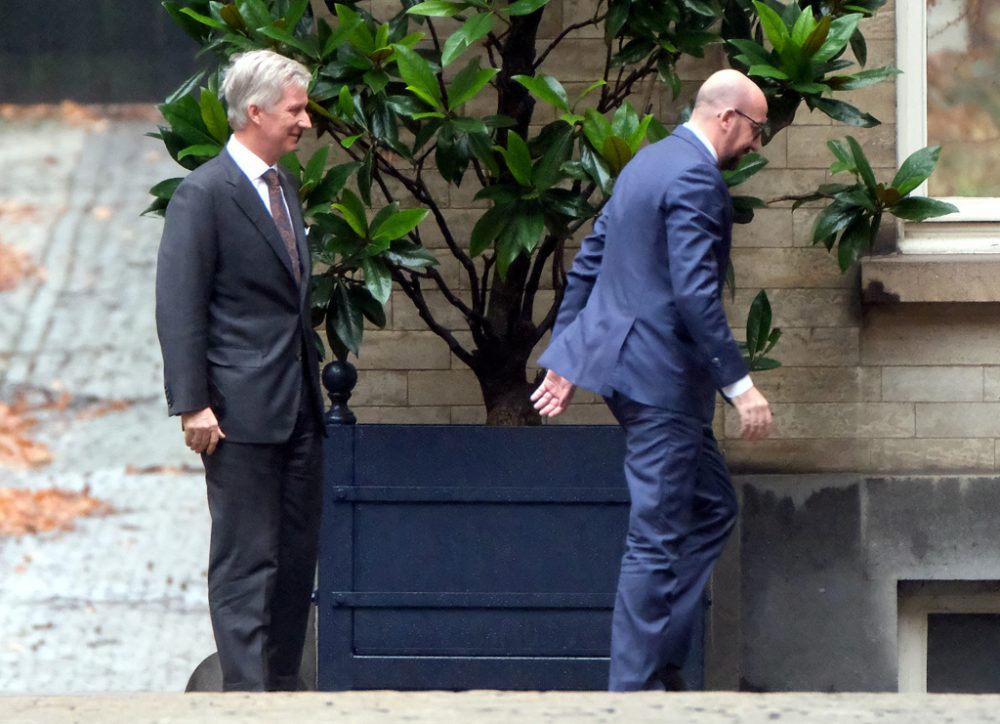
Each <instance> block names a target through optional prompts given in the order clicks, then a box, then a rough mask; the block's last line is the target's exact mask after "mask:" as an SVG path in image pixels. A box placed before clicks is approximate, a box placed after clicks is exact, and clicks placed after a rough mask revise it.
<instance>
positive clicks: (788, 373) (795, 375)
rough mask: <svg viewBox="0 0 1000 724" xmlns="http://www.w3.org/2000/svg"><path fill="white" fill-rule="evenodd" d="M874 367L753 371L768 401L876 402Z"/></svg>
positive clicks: (878, 385)
mask: <svg viewBox="0 0 1000 724" xmlns="http://www.w3.org/2000/svg"><path fill="white" fill-rule="evenodd" d="M881 378H882V375H881V370H880V369H879V368H878V367H779V368H778V369H776V370H769V371H767V372H754V373H753V381H754V384H755V385H756V386H757V387H758V388H759V389H760V391H761V393H763V395H764V397H766V398H767V400H768V402H770V403H772V404H774V403H781V402H880V401H881Z"/></svg>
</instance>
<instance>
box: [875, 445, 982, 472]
mask: <svg viewBox="0 0 1000 724" xmlns="http://www.w3.org/2000/svg"><path fill="white" fill-rule="evenodd" d="M871 445H872V463H871V469H872V470H874V471H878V472H890V473H897V474H898V473H906V472H912V473H921V474H926V473H958V472H961V473H988V472H993V470H994V467H995V458H996V455H995V451H994V441H993V440H927V439H917V440H872V443H871Z"/></svg>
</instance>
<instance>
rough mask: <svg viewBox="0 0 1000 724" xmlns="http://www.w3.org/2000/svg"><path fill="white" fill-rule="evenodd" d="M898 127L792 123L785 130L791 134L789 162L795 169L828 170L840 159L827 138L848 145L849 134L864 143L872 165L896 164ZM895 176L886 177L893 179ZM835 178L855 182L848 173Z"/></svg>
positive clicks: (844, 181)
mask: <svg viewBox="0 0 1000 724" xmlns="http://www.w3.org/2000/svg"><path fill="white" fill-rule="evenodd" d="M895 130H896V127H895V126H889V127H888V128H886V127H885V126H876V127H875V128H850V129H847V130H844V129H843V128H841V127H839V126H835V127H833V128H832V129H831V128H826V127H823V126H791V127H790V128H788V129H786V131H785V133H787V134H788V148H789V151H788V163H789V165H790V166H793V167H795V168H822V169H827V168H829V167H830V164H831V163H833V162H834V161H835V160H836V157H835V156H834V155H833V152H832V151H830V149H829V148H828V147H827V145H826V144H827V141H829V140H831V139H833V140H838V141H841V142H843V143H844V144H846V143H847V141H846V140H845V139H846V138H847V136H853V137H854V139H855V140H856V141H857V142H858V143H859V144H861V147H862V149H863V150H864V152H865V155H866V156H867V157H868V160H869V161H870V162H871V163H872V165H882V166H885V165H893V164H895V161H896V135H895ZM891 178H892V177H891V176H890V177H889V178H886V179H883V180H885V181H889V180H891ZM833 179H834V180H837V181H841V182H842V183H852V182H853V179H852V177H851V176H850V175H849V174H846V173H843V174H837V175H836V176H834V177H833Z"/></svg>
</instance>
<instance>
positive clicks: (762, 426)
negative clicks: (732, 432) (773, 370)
mask: <svg viewBox="0 0 1000 724" xmlns="http://www.w3.org/2000/svg"><path fill="white" fill-rule="evenodd" d="M732 403H733V405H734V406H735V407H736V411H737V412H738V413H740V435H741V436H742V437H743V439H744V440H763V439H764V438H765V437H767V436H768V434H769V433H770V432H771V422H772V418H771V408H770V407H769V406H768V404H767V400H765V399H764V395H762V394H760V391H759V390H758V389H757V388H756V387H751V388H750V389H749V390H747V391H746V392H744V393H743V394H741V395H736V397H734V398H733V399H732Z"/></svg>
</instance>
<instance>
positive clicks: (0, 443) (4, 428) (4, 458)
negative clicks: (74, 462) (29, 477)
mask: <svg viewBox="0 0 1000 724" xmlns="http://www.w3.org/2000/svg"><path fill="white" fill-rule="evenodd" d="M34 425H35V420H33V419H32V418H30V417H23V416H22V413H19V412H17V411H15V409H13V408H11V407H10V406H8V405H5V404H3V403H0V466H6V467H15V468H34V467H40V466H42V465H48V464H49V463H50V462H52V454H51V453H50V452H49V448H48V446H47V445H45V444H44V443H40V442H36V441H35V440H32V439H30V438H29V437H27V435H26V434H25V431H26V430H28V429H29V428H31V427H32V426H34Z"/></svg>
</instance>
